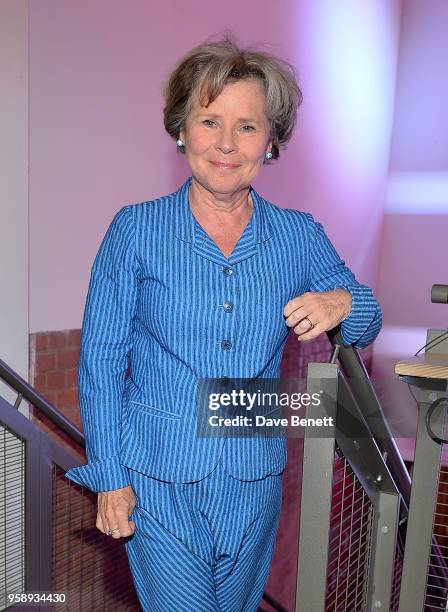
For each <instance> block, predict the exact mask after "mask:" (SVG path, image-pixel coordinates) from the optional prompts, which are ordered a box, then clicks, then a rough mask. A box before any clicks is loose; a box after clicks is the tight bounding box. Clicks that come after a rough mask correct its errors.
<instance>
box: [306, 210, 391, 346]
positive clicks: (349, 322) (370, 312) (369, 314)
mask: <svg viewBox="0 0 448 612" xmlns="http://www.w3.org/2000/svg"><path fill="white" fill-rule="evenodd" d="M306 216H307V220H308V224H309V230H310V234H309V235H310V253H311V262H310V285H309V289H308V290H309V291H329V290H331V289H338V288H343V289H347V290H348V291H349V292H350V293H351V296H352V309H351V311H350V314H349V315H348V317H346V318H345V319H344V321H342V323H341V335H342V339H343V341H344V344H345V345H349V344H352V345H353V346H355V347H356V348H364V347H365V346H368V345H369V344H371V343H372V342H373V341H374V340H375V338H376V337H377V336H378V334H379V332H380V329H381V325H382V312H381V307H380V305H379V303H378V301H377V300H376V299H375V297H374V295H373V292H372V290H371V289H370V287H367V286H365V285H361V284H360V283H358V281H357V280H356V278H355V275H354V274H353V272H352V271H351V270H350V269H349V268H347V266H346V265H345V262H344V261H343V260H342V259H341V258H340V257H339V255H338V254H337V252H336V249H335V248H334V246H333V245H332V243H331V242H330V240H329V239H328V237H327V235H326V234H325V232H324V229H323V227H322V225H321V224H320V223H317V222H316V221H314V219H313V216H312V215H311V214H310V213H306Z"/></svg>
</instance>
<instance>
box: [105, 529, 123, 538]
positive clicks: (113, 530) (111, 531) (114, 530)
mask: <svg viewBox="0 0 448 612" xmlns="http://www.w3.org/2000/svg"><path fill="white" fill-rule="evenodd" d="M116 531H120V530H119V529H118V527H117V528H116V529H111V528H110V527H109V528H108V529H107V531H106V533H107V535H108V536H111V535H112V534H113V533H115V532H116Z"/></svg>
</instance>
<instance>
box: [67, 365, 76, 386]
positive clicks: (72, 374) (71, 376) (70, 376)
mask: <svg viewBox="0 0 448 612" xmlns="http://www.w3.org/2000/svg"><path fill="white" fill-rule="evenodd" d="M65 386H66V387H67V388H70V387H77V386H78V370H77V368H71V369H69V370H66V371H65Z"/></svg>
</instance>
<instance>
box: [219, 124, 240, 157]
mask: <svg viewBox="0 0 448 612" xmlns="http://www.w3.org/2000/svg"><path fill="white" fill-rule="evenodd" d="M215 146H216V148H217V149H218V150H219V151H222V152H223V153H231V152H232V151H235V149H237V148H238V145H237V143H236V138H235V134H234V132H233V131H232V130H231V129H228V130H226V129H222V130H220V132H219V136H218V138H217V141H216V144H215Z"/></svg>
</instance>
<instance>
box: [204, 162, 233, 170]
mask: <svg viewBox="0 0 448 612" xmlns="http://www.w3.org/2000/svg"><path fill="white" fill-rule="evenodd" d="M210 163H211V164H213V166H215V168H221V169H222V170H234V169H235V168H239V167H240V165H239V164H230V163H228V162H217V161H211V162H210Z"/></svg>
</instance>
